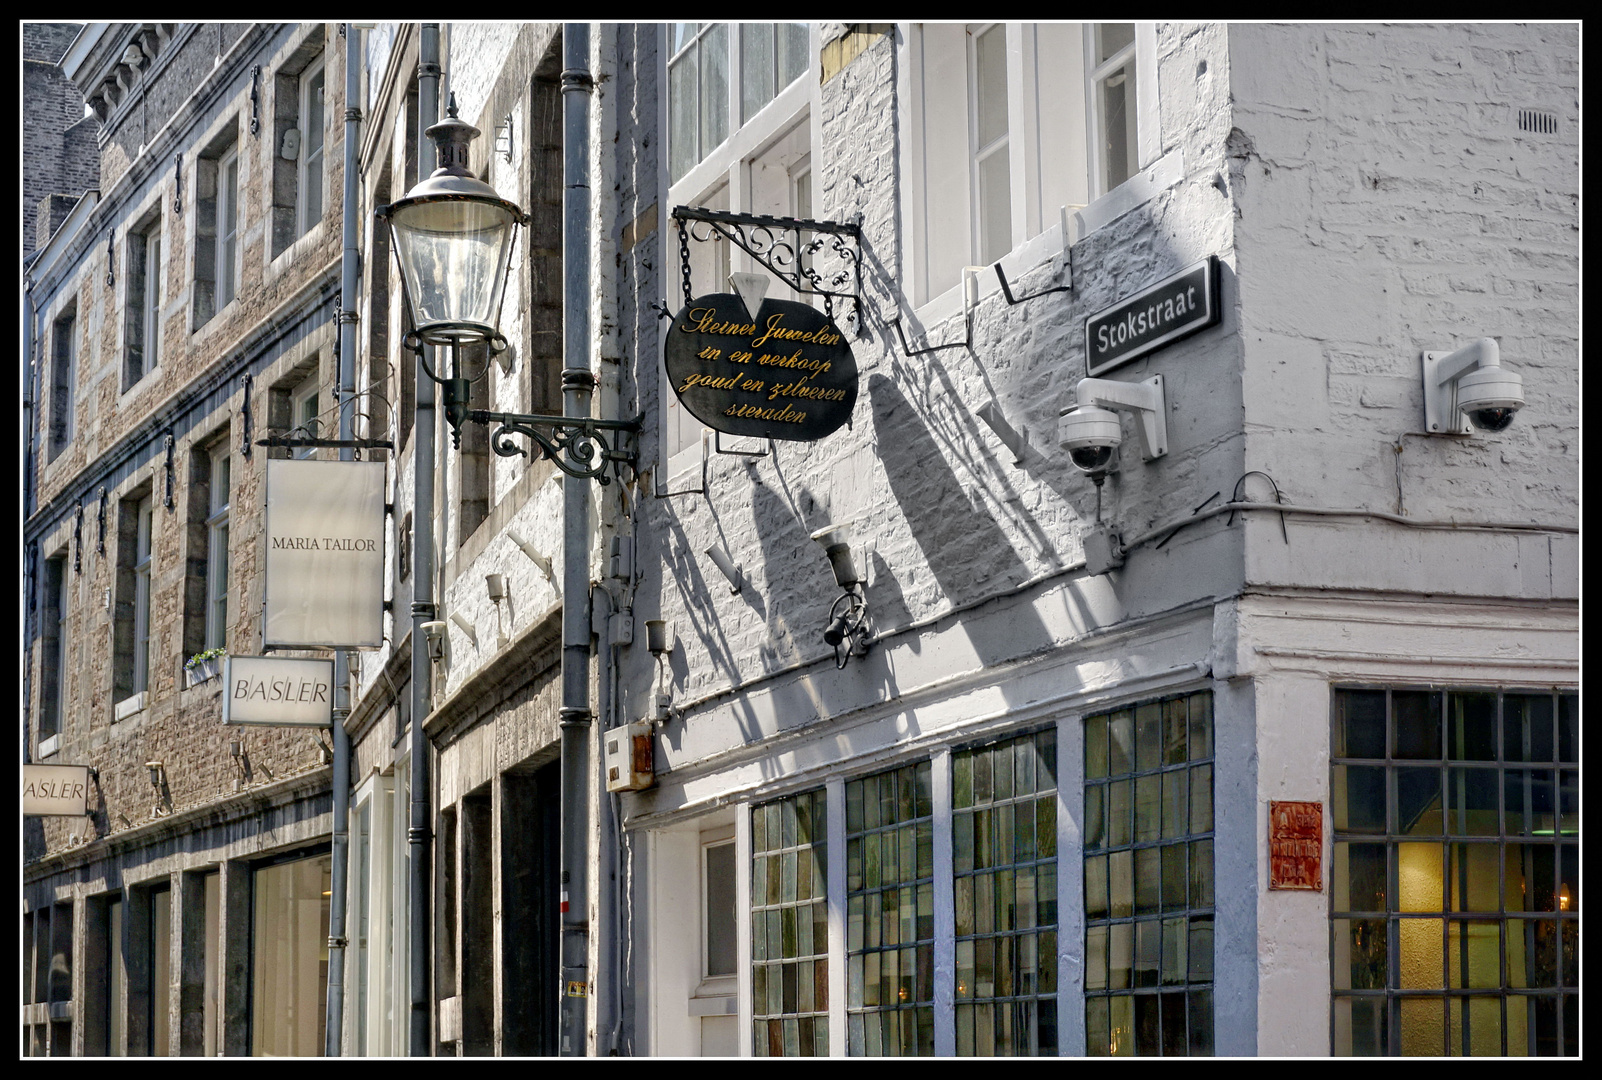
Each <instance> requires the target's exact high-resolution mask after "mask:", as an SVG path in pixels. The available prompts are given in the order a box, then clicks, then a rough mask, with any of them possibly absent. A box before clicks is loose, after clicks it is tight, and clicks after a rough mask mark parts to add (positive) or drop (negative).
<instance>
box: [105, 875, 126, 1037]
mask: <svg viewBox="0 0 1602 1080" xmlns="http://www.w3.org/2000/svg"><path fill="white" fill-rule="evenodd" d="M123 915H124V911H123V901H122V897H120V896H118V897H114V898H113V899H111V900H109V901H108V902H107V903H106V953H107V957H108V963H107V964H106V966H105V969H104V970H105V979H106V982H105V986H106V1040H107V1041H106V1053H107V1054H109V1055H110V1056H112V1057H126V1056H127V1055H128V1018H127V1014H126V1012H125V1011H124V1007H123V1003H124V1002H126V1001H127V999H128V953H127V943H126V940H125V937H124V934H123Z"/></svg>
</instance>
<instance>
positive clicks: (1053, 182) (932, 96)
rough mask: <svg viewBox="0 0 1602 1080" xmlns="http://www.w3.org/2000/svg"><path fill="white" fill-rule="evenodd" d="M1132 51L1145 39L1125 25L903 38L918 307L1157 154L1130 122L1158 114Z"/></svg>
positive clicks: (934, 30)
mask: <svg viewBox="0 0 1602 1080" xmlns="http://www.w3.org/2000/svg"><path fill="white" fill-rule="evenodd" d="M1143 41H1144V42H1146V43H1147V45H1148V46H1149V47H1151V48H1152V49H1154V46H1155V37H1154V34H1153V32H1152V30H1151V28H1150V27H1149V26H1145V25H1144V24H1134V23H1120V24H1101V23H1086V24H1080V23H968V24H961V23H927V24H921V25H915V26H914V27H913V28H912V30H911V32H910V33H909V35H908V47H909V49H908V51H909V57H910V64H909V67H910V82H911V88H912V100H913V103H914V104H913V109H912V122H911V123H910V125H909V127H908V139H907V144H906V145H907V150H908V164H909V169H908V174H909V180H910V187H911V196H912V197H911V200H910V219H911V220H910V222H909V224H910V226H911V232H912V240H913V243H912V248H913V253H914V263H913V265H914V270H915V273H914V275H913V279H914V281H913V299H914V303H915V304H917V305H919V306H921V305H923V304H925V303H927V302H928V301H930V300H932V299H934V298H936V297H938V296H940V295H941V294H943V293H946V292H947V291H948V290H951V289H954V288H955V287H956V286H957V285H959V284H960V283H961V279H962V273H963V268H964V267H966V266H980V265H984V266H988V265H990V264H993V263H995V262H998V261H999V260H1001V259H1002V258H1003V257H1004V256H1006V255H1008V254H1009V253H1012V252H1016V251H1019V250H1020V249H1022V248H1023V247H1024V246H1025V245H1026V244H1028V243H1029V242H1030V241H1031V240H1033V239H1035V238H1036V237H1039V236H1041V235H1042V234H1044V233H1046V232H1048V231H1049V230H1051V229H1052V228H1053V227H1054V226H1057V225H1058V224H1059V223H1060V222H1063V220H1064V219H1065V218H1066V217H1068V216H1069V215H1071V214H1072V213H1073V212H1074V211H1076V210H1079V209H1082V208H1083V207H1085V206H1086V205H1088V204H1090V203H1092V202H1093V201H1094V200H1095V199H1097V198H1099V197H1101V196H1102V195H1105V194H1106V193H1108V192H1109V191H1111V190H1113V189H1114V188H1116V187H1117V186H1118V185H1119V184H1121V183H1123V182H1124V181H1125V180H1127V179H1128V178H1129V177H1130V176H1132V175H1133V174H1134V173H1135V172H1136V171H1137V170H1138V169H1139V168H1140V167H1141V166H1142V165H1143V164H1145V161H1144V160H1143V158H1149V157H1152V156H1155V152H1156V132H1155V131H1154V130H1153V131H1148V130H1143V129H1141V128H1140V127H1139V124H1138V121H1139V119H1140V118H1141V117H1142V116H1149V117H1155V100H1156V84H1155V77H1154V73H1151V72H1148V71H1146V70H1144V69H1142V68H1140V67H1139V65H1138V64H1137V59H1136V57H1137V53H1138V52H1140V51H1141V48H1142V46H1141V42H1143ZM1148 66H1149V65H1148ZM1137 90H1138V93H1137ZM1147 126H1148V127H1154V125H1153V124H1149V123H1148V125H1147ZM1044 254H1045V253H1044V252H1043V253H1042V256H1044Z"/></svg>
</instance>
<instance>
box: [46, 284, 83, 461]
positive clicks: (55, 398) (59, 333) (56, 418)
mask: <svg viewBox="0 0 1602 1080" xmlns="http://www.w3.org/2000/svg"><path fill="white" fill-rule="evenodd" d="M77 356H78V308H77V305H76V304H74V305H73V306H72V307H71V308H70V309H69V310H68V311H67V312H66V313H64V314H62V315H60V316H58V317H57V318H56V320H55V322H54V323H53V324H52V325H51V328H50V457H51V459H54V458H55V457H56V455H57V454H59V453H61V451H62V450H64V449H66V447H67V444H68V443H70V442H71V441H72V427H73V424H72V413H73V401H72V398H73V388H74V385H75V384H76V382H77V366H78V360H77Z"/></svg>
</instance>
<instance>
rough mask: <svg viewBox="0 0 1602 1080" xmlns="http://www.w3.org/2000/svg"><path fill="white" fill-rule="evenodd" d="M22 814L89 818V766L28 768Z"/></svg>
mask: <svg viewBox="0 0 1602 1080" xmlns="http://www.w3.org/2000/svg"><path fill="white" fill-rule="evenodd" d="M22 812H23V814H24V815H28V814H31V815H33V816H35V817H88V816H89V766H87V765H24V766H23V767H22Z"/></svg>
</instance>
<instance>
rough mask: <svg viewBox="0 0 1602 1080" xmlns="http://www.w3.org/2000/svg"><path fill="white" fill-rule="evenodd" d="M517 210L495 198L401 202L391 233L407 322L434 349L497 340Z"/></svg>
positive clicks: (396, 207)
mask: <svg viewBox="0 0 1602 1080" xmlns="http://www.w3.org/2000/svg"><path fill="white" fill-rule="evenodd" d="M519 217H520V211H519V210H518V209H517V207H515V206H513V205H512V204H511V203H508V202H505V201H504V200H501V199H494V198H483V197H479V196H474V195H432V196H421V197H417V198H407V199H402V200H400V201H399V202H397V203H395V205H394V206H393V207H391V209H390V218H389V220H390V228H391V230H392V231H393V234H394V238H395V253H396V257H397V259H398V261H399V262H400V268H401V276H402V277H403V278H404V279H405V282H406V295H407V298H408V300H409V301H410V303H411V308H412V324H413V326H415V327H416V329H417V333H418V335H419V336H420V337H422V339H423V340H424V341H426V342H428V343H430V344H433V345H450V344H470V343H474V342H479V341H485V340H488V339H490V338H493V337H495V336H497V333H498V331H497V330H496V323H497V322H498V321H499V318H500V310H501V298H502V296H503V295H504V294H505V291H506V275H507V270H508V268H509V266H510V264H511V258H512V239H513V236H514V234H515V233H516V229H517V223H518V220H519Z"/></svg>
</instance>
